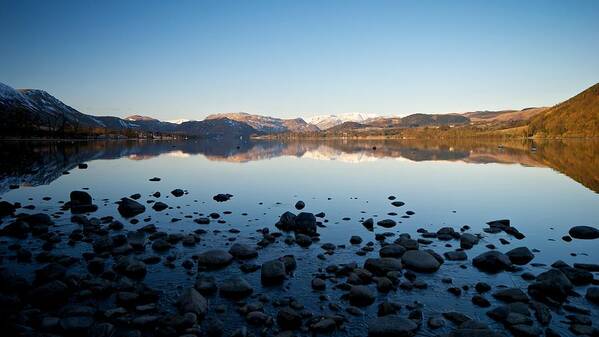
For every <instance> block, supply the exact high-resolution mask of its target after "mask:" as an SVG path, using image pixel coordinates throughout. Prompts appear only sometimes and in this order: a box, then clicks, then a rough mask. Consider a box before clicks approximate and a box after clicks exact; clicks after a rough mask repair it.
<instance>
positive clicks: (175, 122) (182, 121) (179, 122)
mask: <svg viewBox="0 0 599 337" xmlns="http://www.w3.org/2000/svg"><path fill="white" fill-rule="evenodd" d="M189 121H190V120H189V119H185V118H179V119H171V120H167V121H166V122H168V123H173V124H181V123H185V122H189Z"/></svg>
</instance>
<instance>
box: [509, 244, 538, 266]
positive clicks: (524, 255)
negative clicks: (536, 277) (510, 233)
mask: <svg viewBox="0 0 599 337" xmlns="http://www.w3.org/2000/svg"><path fill="white" fill-rule="evenodd" d="M505 255H507V257H508V258H509V259H510V261H511V262H512V263H513V264H516V265H519V266H523V265H525V264H527V263H528V262H530V261H532V259H534V258H535V255H534V254H533V253H532V252H531V251H530V249H528V248H527V247H518V248H514V249H512V250H510V251H509V252H507V253H505Z"/></svg>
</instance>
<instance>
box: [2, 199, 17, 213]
mask: <svg viewBox="0 0 599 337" xmlns="http://www.w3.org/2000/svg"><path fill="white" fill-rule="evenodd" d="M16 209H17V208H16V207H15V205H13V204H11V203H10V202H8V201H4V200H0V217H3V216H7V215H12V214H14V213H15V210H16Z"/></svg>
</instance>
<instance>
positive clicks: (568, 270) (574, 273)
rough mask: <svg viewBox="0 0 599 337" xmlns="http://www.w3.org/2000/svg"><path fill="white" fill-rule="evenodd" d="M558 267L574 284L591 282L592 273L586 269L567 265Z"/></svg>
mask: <svg viewBox="0 0 599 337" xmlns="http://www.w3.org/2000/svg"><path fill="white" fill-rule="evenodd" d="M558 269H559V270H560V271H561V272H562V273H564V275H566V277H567V278H568V279H569V280H570V282H572V284H574V285H577V286H580V285H587V284H590V283H591V282H593V274H592V273H591V272H588V271H586V270H582V269H577V268H573V267H570V266H567V265H566V266H562V267H559V268H558Z"/></svg>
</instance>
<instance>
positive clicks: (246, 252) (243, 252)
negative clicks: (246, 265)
mask: <svg viewBox="0 0 599 337" xmlns="http://www.w3.org/2000/svg"><path fill="white" fill-rule="evenodd" d="M229 254H231V255H233V257H235V258H237V259H242V260H247V259H253V258H255V257H257V256H258V251H256V249H255V248H253V247H250V246H248V245H245V244H242V243H234V244H233V245H232V246H231V248H230V249H229Z"/></svg>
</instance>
